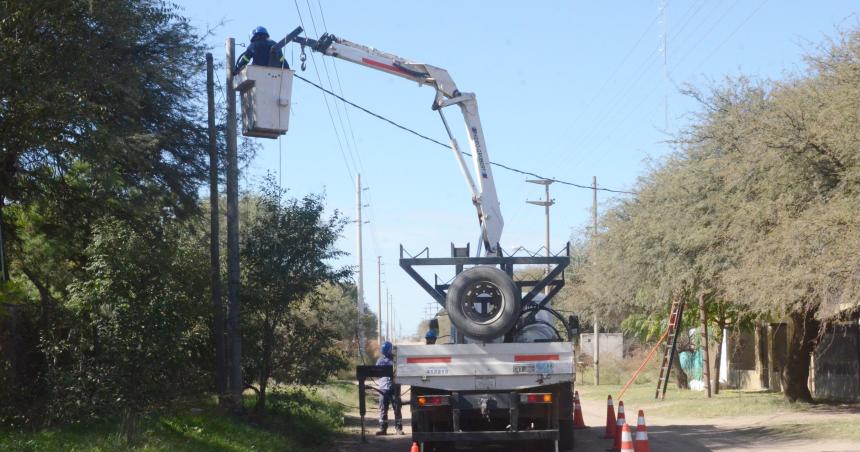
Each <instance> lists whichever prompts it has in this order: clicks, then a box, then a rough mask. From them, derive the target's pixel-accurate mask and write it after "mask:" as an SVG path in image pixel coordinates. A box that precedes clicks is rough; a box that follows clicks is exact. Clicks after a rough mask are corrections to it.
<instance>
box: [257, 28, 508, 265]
mask: <svg viewBox="0 0 860 452" xmlns="http://www.w3.org/2000/svg"><path fill="white" fill-rule="evenodd" d="M301 31H302V29H301V27H298V28H296V30H294V31H293V32H292V33H290V34H289V35H287V37H286V38H284V39H283V40H281V42H279V43H278V44H277V45H276V46H275V47H274V48H273V51H275V50H277V49H279V48H281V47H283V46H284V45H286V44H287V43H288V42H290V41H293V42H297V43H299V44H300V45H301V46H302V48H304V47H305V46H307V47H309V48H311V49H312V50H314V51H316V52H319V53H322V54H324V55H328V56H333V57H336V58H340V59H342V60H346V61H349V62H351V63H356V64H360V65H362V66H366V67H369V68H373V69H377V70H380V71H383V72H387V73H389V74H393V75H396V76H399V77H402V78H405V79H407V80H412V81H414V82H418V84H420V85H430V86H432V87H434V88H435V89H436V97H435V98H434V100H433V105H432V107H431V108H432V109H433V110H436V111H438V112H439V117H440V118H441V119H442V123H443V124H444V125H445V130H446V132H447V133H448V138H449V140H450V143H451V149H452V150H453V152H454V156H455V158H456V159H457V163H458V165H459V167H460V171H461V172H462V173H463V177H465V179H466V183H467V184H468V186H469V190H470V191H471V195H472V203H474V205H475V208H476V209H477V213H478V222H479V223H480V225H481V236H482V241H483V245H484V249H485V253H486V255H488V256H490V255H498V254H499V240H500V238H501V235H502V229H503V227H504V220H503V219H502V212H501V209H500V206H499V199H498V196H497V195H496V186H495V182H494V179H493V170H492V168H491V166H490V157H489V154H488V153H487V148H486V141H484V131H483V128H482V127H481V118H480V116H479V115H478V102H477V100H476V99H475V94H474V93H463V92H460V90H458V89H457V85H456V84H455V83H454V80H452V79H451V76H450V75H449V74H448V71H446V70H445V69H442V68H438V67H436V66H431V65H429V64H424V63H416V62H413V61H409V60H406V59H404V58H401V57H398V56H396V55H392V54H389V53H385V52H381V51H379V50H376V49H373V48H371V47H367V46H363V45H360V44H356V43H353V42H350V41H347V40H345V39H341V38H338V37H336V36H334V35H331V34H328V33H326V34H323V35H322V36H321V37H320V38H319V39H309V38H304V37H301V36H299V33H301ZM452 105H457V106H459V107H460V111H461V112H462V113H463V119H464V120H465V123H466V135H467V136H468V139H469V148H470V149H471V151H472V152H471V153H472V163H473V165H474V169H475V177H474V178H473V177H472V174H471V173H470V171H469V169H468V167H467V166H466V162H465V161H464V160H463V155H462V153H461V151H460V147H459V145H458V144H457V140H456V139H455V138H454V135H453V134H452V133H451V129H450V128H449V127H448V122H447V121H446V119H445V115H444V114H443V113H442V109H443V108H445V107H449V106H452Z"/></svg>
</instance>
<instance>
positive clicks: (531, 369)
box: [514, 363, 535, 374]
mask: <svg viewBox="0 0 860 452" xmlns="http://www.w3.org/2000/svg"><path fill="white" fill-rule="evenodd" d="M514 373H515V374H533V373H535V365H534V364H533V363H529V364H514Z"/></svg>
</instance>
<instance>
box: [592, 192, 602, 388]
mask: <svg viewBox="0 0 860 452" xmlns="http://www.w3.org/2000/svg"><path fill="white" fill-rule="evenodd" d="M596 239H597V176H593V177H592V178H591V255H592V258H594V257H595V256H596V253H597V246H596V244H595V240H596ZM599 384H600V328H598V326H597V314H594V385H595V386H597V385H599Z"/></svg>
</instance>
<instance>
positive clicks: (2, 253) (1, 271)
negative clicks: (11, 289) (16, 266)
mask: <svg viewBox="0 0 860 452" xmlns="http://www.w3.org/2000/svg"><path fill="white" fill-rule="evenodd" d="M5 202H6V200H5V199H4V197H3V196H2V195H0V278H3V282H6V281H9V267H8V265H7V264H6V244H5V243H4V242H3V204H4V203H5Z"/></svg>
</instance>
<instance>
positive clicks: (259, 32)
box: [249, 26, 269, 41]
mask: <svg viewBox="0 0 860 452" xmlns="http://www.w3.org/2000/svg"><path fill="white" fill-rule="evenodd" d="M260 36H262V37H263V38H264V39H265V38H268V37H269V31H268V30H266V27H262V26H261V27H257V28H255V29H253V30H251V33H250V36H249V38H250V39H251V41H253V40H255V39H257V38H258V37H260Z"/></svg>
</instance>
